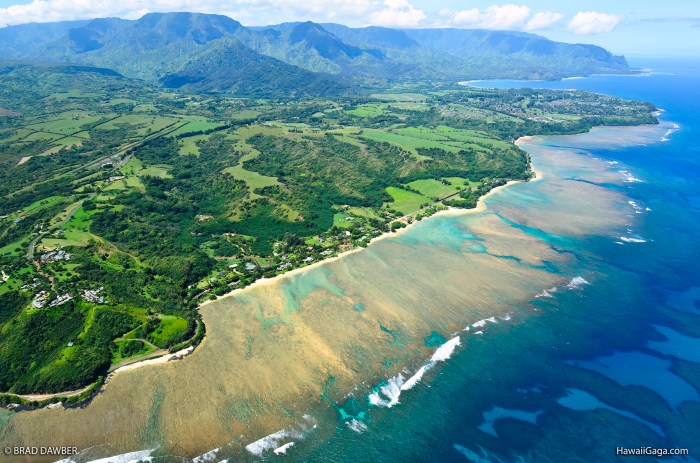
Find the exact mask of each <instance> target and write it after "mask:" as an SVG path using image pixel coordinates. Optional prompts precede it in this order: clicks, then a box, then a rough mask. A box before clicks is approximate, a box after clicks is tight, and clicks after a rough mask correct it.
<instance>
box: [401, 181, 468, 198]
mask: <svg viewBox="0 0 700 463" xmlns="http://www.w3.org/2000/svg"><path fill="white" fill-rule="evenodd" d="M407 185H408V186H410V187H411V188H413V189H415V190H417V191H418V192H419V193H420V194H422V195H423V196H427V197H428V198H437V199H438V200H440V199H443V198H444V197H446V196H450V195H453V194H455V193H457V191H458V190H457V188H456V187H455V186H453V185H451V184H450V185H445V184H443V183H442V182H440V181H438V180H435V179H432V178H431V179H426V180H415V181H413V182H411V183H408V184H407Z"/></svg>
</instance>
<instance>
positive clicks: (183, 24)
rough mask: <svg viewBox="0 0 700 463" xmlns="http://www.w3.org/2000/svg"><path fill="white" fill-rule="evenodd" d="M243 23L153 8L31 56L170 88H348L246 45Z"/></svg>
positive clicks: (93, 26) (81, 30)
mask: <svg viewBox="0 0 700 463" xmlns="http://www.w3.org/2000/svg"><path fill="white" fill-rule="evenodd" d="M243 29H244V28H243V26H242V25H241V24H240V23H239V22H237V21H234V20H233V19H231V18H229V17H227V16H221V15H205V14H198V13H169V14H160V13H153V14H147V15H145V16H143V17H142V18H141V19H138V20H136V21H129V20H124V19H117V18H104V19H95V20H93V21H91V22H89V23H88V24H85V25H83V26H82V27H78V28H74V29H71V30H69V31H68V33H67V34H65V36H63V37H61V38H60V39H58V40H56V41H54V42H52V43H48V44H45V45H44V46H40V47H38V48H37V49H35V50H34V51H32V52H31V53H29V55H28V57H29V58H34V59H37V58H42V59H49V60H52V61H59V62H66V61H67V62H77V63H84V64H91V65H95V66H100V67H106V68H111V69H115V70H117V71H118V72H120V73H122V74H123V75H125V76H128V77H133V78H138V79H142V80H145V81H147V82H152V83H161V84H163V85H165V86H167V87H171V88H181V87H185V88H188V89H192V90H197V91H211V92H227V93H235V94H237V95H241V96H268V97H291V96H298V95H305V96H323V95H328V94H338V93H342V92H343V91H344V89H345V87H344V86H343V85H341V84H339V83H338V82H336V81H335V79H330V78H326V77H324V76H321V75H318V74H315V73H312V72H309V71H306V70H304V69H301V68H296V67H294V66H291V65H289V64H287V63H284V62H281V61H278V60H275V59H273V58H270V57H268V56H263V55H260V54H259V53H257V52H255V51H254V50H252V49H250V48H249V47H247V46H245V45H244V44H242V43H241V42H240V41H238V40H236V39H235V38H234V36H235V34H236V33H237V32H238V31H240V30H243Z"/></svg>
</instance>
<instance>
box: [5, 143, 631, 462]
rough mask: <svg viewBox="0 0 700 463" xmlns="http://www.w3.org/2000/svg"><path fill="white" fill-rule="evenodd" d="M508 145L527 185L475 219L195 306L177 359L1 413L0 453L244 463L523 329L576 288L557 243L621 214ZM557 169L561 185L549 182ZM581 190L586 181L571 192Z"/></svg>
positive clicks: (620, 206) (452, 220) (582, 161)
mask: <svg viewBox="0 0 700 463" xmlns="http://www.w3.org/2000/svg"><path fill="white" fill-rule="evenodd" d="M616 130H621V131H624V130H625V129H616ZM627 130H630V131H633V130H635V129H627ZM589 136H592V135H589ZM521 146H523V147H524V148H525V149H526V150H527V151H528V152H529V153H530V154H531V156H532V159H533V163H534V165H535V166H536V167H537V170H538V171H541V172H542V179H541V180H538V181H535V182H528V183H520V184H515V185H511V186H509V187H508V188H506V189H502V190H501V191H499V192H497V193H495V194H494V195H492V196H490V197H489V198H487V199H486V200H485V204H486V207H485V208H484V209H483V210H482V211H480V212H476V213H462V214H446V215H438V216H436V217H433V218H430V219H427V220H424V221H421V222H419V223H417V224H415V225H413V226H411V227H409V228H408V229H407V230H405V231H403V232H402V233H400V234H398V235H397V236H395V237H389V238H386V239H382V240H377V241H376V242H374V243H372V244H371V245H370V246H369V247H368V248H366V249H364V250H362V251H360V252H356V253H350V254H347V255H345V256H342V257H340V258H338V259H335V260H333V261H330V262H327V263H324V264H322V265H318V266H315V267H314V268H311V269H308V270H307V271H304V272H300V273H295V274H294V275H292V276H281V277H277V278H276V279H274V280H270V281H267V282H264V283H261V284H257V285H254V286H253V287H251V288H248V289H243V290H238V291H236V292H235V293H233V294H231V295H229V296H226V297H224V298H221V299H219V300H217V301H215V302H211V303H208V304H206V305H205V306H203V307H202V309H201V310H202V316H203V321H204V323H205V324H206V326H207V327H208V332H207V337H206V338H205V340H204V342H203V343H202V344H201V346H199V347H198V348H197V349H196V350H195V352H194V353H193V354H192V355H190V356H188V357H186V358H184V359H182V360H179V361H173V362H167V363H165V364H160V365H154V366H147V367H143V368H138V369H134V370H131V371H125V372H124V373H118V374H116V375H115V376H114V377H112V378H111V379H110V381H109V383H108V384H107V385H106V386H105V388H104V390H103V391H102V392H101V393H99V394H98V395H97V396H96V397H95V398H94V399H93V401H92V402H91V403H90V404H89V405H87V406H86V407H84V408H78V409H65V410H63V409H59V410H46V409H44V410H36V411H33V412H31V413H19V414H16V415H14V416H13V418H12V421H11V423H10V425H9V426H7V427H6V428H5V429H3V438H2V443H5V442H18V443H29V442H32V443H37V442H41V444H42V445H51V444H58V443H60V442H66V441H67V440H71V441H72V442H76V445H78V446H79V447H80V448H92V449H93V450H91V451H90V452H88V454H92V455H93V456H103V455H106V454H112V455H114V454H121V453H126V452H130V451H136V450H143V449H154V452H155V453H154V454H158V455H178V456H185V457H188V458H192V457H195V456H197V455H201V454H203V453H205V452H207V451H210V450H212V449H219V450H218V452H220V453H217V455H220V456H236V457H237V458H238V459H241V458H243V459H246V458H254V457H255V456H256V455H255V454H254V453H251V452H250V449H248V450H246V446H250V445H251V444H252V443H255V442H257V441H258V440H259V439H261V438H263V437H265V436H270V435H273V434H274V433H278V432H280V431H282V430H284V429H296V430H297V431H295V433H291V434H289V436H297V437H287V439H286V440H285V439H282V440H280V441H277V440H274V439H273V440H272V444H273V445H275V444H276V443H277V444H279V445H282V444H283V443H284V442H287V441H294V440H297V441H299V440H303V439H304V434H307V435H308V434H313V433H319V434H328V433H331V432H333V429H334V425H332V423H334V422H336V423H337V420H338V418H337V417H336V413H337V412H338V409H339V408H341V406H342V405H343V404H344V403H345V402H346V401H347V400H348V399H352V398H353V397H354V398H356V399H357V400H358V401H359V402H361V403H364V404H365V405H364V408H365V409H366V408H367V403H368V402H367V397H368V396H369V395H370V394H371V393H372V391H373V390H375V391H376V390H378V389H374V388H376V387H377V386H376V385H381V384H386V383H384V382H383V381H385V380H388V379H389V378H394V377H396V376H397V375H399V374H403V375H404V376H405V377H408V376H410V375H412V374H413V373H415V372H416V371H418V369H419V368H420V367H421V366H423V365H425V362H426V361H428V359H430V357H431V355H433V353H434V352H435V350H436V348H437V347H439V345H440V343H438V344H435V343H431V342H428V341H429V340H430V339H432V338H437V339H440V340H441V343H443V344H444V343H445V342H447V341H448V339H453V338H454V337H456V336H460V339H461V345H460V346H457V347H456V348H464V349H468V348H469V342H470V341H469V339H470V336H478V335H479V334H476V333H475V332H476V328H472V329H471V330H470V331H463V330H464V329H465V328H467V327H469V326H471V325H472V324H475V323H477V322H480V321H482V320H485V319H488V318H491V317H494V320H496V321H497V322H498V323H517V320H518V319H519V318H521V317H527V316H536V313H537V310H536V308H535V307H534V306H531V305H530V301H534V300H535V299H536V297H535V296H536V295H537V294H539V293H541V292H542V291H543V290H544V289H548V288H552V287H559V288H564V290H566V289H565V288H566V284H567V283H569V280H572V279H573V278H574V277H575V275H570V274H567V269H569V268H573V267H575V263H576V262H575V261H576V257H575V255H572V254H570V253H562V252H560V250H559V249H558V248H557V245H556V240H557V239H576V237H577V236H580V235H602V236H604V235H607V234H610V233H615V232H616V231H617V230H620V229H624V227H625V226H626V224H627V223H628V222H629V220H630V218H629V214H628V212H629V205H628V204H627V202H626V199H625V197H624V195H623V194H622V193H620V192H616V191H614V190H611V189H609V188H604V187H602V186H596V185H594V183H595V182H597V181H601V180H603V179H607V180H609V179H610V178H611V176H614V175H615V174H614V172H616V171H615V170H611V169H610V167H609V166H608V165H607V164H605V163H604V162H603V161H600V160H596V159H592V158H591V157H590V156H585V155H582V154H579V153H576V152H569V153H563V152H561V151H557V152H552V151H548V149H547V147H546V146H542V145H538V144H537V139H534V140H528V141H526V142H524V143H523V144H522V145H521ZM567 162H568V163H569V164H568V165H569V167H570V169H569V171H568V175H567V177H565V178H562V177H561V176H559V175H557V169H558V168H563V167H564V166H566V165H567ZM572 175H573V177H575V179H572ZM580 180H587V181H589V182H591V183H590V184H588V185H589V186H588V187H587V188H584V189H582V190H581V189H575V188H571V185H572V184H573V183H580ZM617 183H619V184H623V183H624V177H621V176H620V175H617ZM533 198H540V200H541V201H545V202H546V203H547V206H546V207H543V206H542V204H539V203H538V202H536V201H533ZM585 201H598V202H601V201H602V202H601V204H602V206H601V207H599V208H596V209H595V210H593V211H592V212H591V211H590V210H587V211H586V212H585V214H584V215H582V216H578V217H579V218H580V220H577V221H575V222H574V223H575V224H576V229H575V230H573V229H570V230H569V229H562V228H559V227H557V226H556V225H555V224H556V223H558V222H557V221H554V220H551V218H552V217H562V215H561V214H566V217H569V218H571V217H577V213H578V212H580V210H581V209H580V208H574V209H573V210H569V208H570V204H576V203H577V202H585ZM514 210H524V211H526V212H527V213H530V212H532V214H533V215H537V214H540V217H539V219H538V221H537V225H538V227H539V226H541V228H537V229H535V228H534V226H533V223H530V224H529V225H528V224H524V223H520V222H519V220H520V216H514V217H508V215H512V212H513V211H514ZM551 214H553V215H551ZM548 219H550V220H548ZM548 224H551V225H548ZM534 230H537V232H535V231H534ZM499 317H501V318H499ZM509 319H513V321H507V320H509ZM482 323H483V322H482ZM479 326H480V325H479ZM431 336H432V338H431ZM448 357H449V355H448ZM429 375H430V373H428V375H427V376H426V379H425V380H429ZM407 393H410V392H404V394H407ZM397 400H398V399H397ZM127 401H128V402H129V404H130V406H129V407H121V406H119V404H121V403H125V402H127ZM370 408H371V407H370ZM310 423H313V424H310ZM314 426H317V428H314ZM300 429H304V430H305V431H304V432H301V431H299V430H300ZM49 430H50V431H49ZM115 436H117V437H115ZM106 442H109V445H107V446H105V445H104V443H106ZM98 444H103V445H102V446H101V447H99V449H98V448H95V447H93V446H95V445H98ZM261 445H262V444H261ZM265 448H266V447H265V446H264V445H263V450H265ZM267 450H272V448H267ZM88 454H85V455H86V456H87V455H88ZM237 461H239V460H237Z"/></svg>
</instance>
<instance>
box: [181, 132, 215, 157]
mask: <svg viewBox="0 0 700 463" xmlns="http://www.w3.org/2000/svg"><path fill="white" fill-rule="evenodd" d="M208 138H209V135H195V136H193V137H187V138H183V139H182V140H180V149H179V150H178V154H181V155H190V154H191V155H194V156H199V147H198V146H197V142H200V141H204V140H207V139H208Z"/></svg>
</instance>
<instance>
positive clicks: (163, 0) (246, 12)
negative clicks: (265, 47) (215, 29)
mask: <svg viewBox="0 0 700 463" xmlns="http://www.w3.org/2000/svg"><path fill="white" fill-rule="evenodd" d="M16 1H20V0H16ZM392 7H395V8H392ZM387 9H388V10H390V11H395V12H396V13H397V14H398V15H399V16H400V17H403V18H404V19H406V18H407V17H408V16H410V15H413V16H419V15H420V14H422V15H425V13H423V12H422V11H420V10H417V9H416V8H414V7H413V6H411V5H409V4H408V3H406V2H402V1H400V0H389V2H388V5H387V4H385V2H383V1H382V0H325V1H323V2H321V1H313V0H219V1H216V2H213V1H211V0H120V1H118V2H117V1H114V0H32V1H31V2H30V3H27V4H19V5H12V6H9V7H6V8H0V26H3V25H12V24H23V23H28V22H50V21H64V20H69V19H88V18H99V17H121V18H130V19H133V18H136V17H139V16H141V15H142V14H144V13H148V12H171V11H196V12H201V13H218V14H226V15H228V16H231V17H233V18H234V19H239V20H245V22H246V24H271V23H279V22H282V21H295V20H309V19H310V20H315V21H323V20H328V19H331V18H334V17H336V18H344V20H346V21H348V22H354V23H364V22H366V20H367V17H368V16H369V15H370V14H372V13H378V12H382V11H384V10H387ZM423 17H424V16H423Z"/></svg>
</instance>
